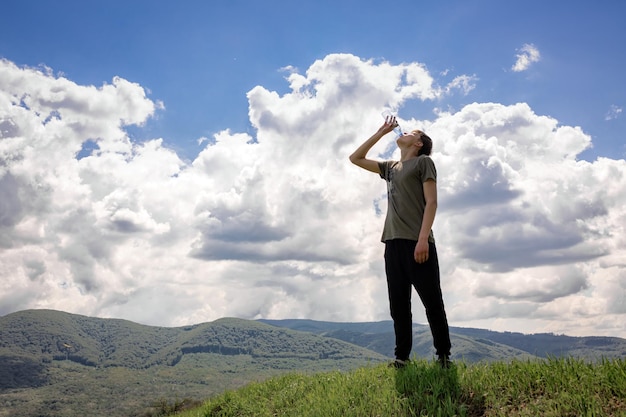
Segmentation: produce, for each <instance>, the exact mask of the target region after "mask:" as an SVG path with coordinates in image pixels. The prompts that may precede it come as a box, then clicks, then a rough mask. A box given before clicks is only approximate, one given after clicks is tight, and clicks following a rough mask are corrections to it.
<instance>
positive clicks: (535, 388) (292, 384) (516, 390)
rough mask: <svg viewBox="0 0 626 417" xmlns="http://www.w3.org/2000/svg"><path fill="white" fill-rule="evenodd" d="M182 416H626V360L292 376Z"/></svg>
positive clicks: (421, 363) (379, 368)
mask: <svg viewBox="0 0 626 417" xmlns="http://www.w3.org/2000/svg"><path fill="white" fill-rule="evenodd" d="M176 415H177V416H179V417H227V416H228V417H230V416H233V417H234V416H237V417H246V416H250V417H252V416H254V417H275V416H298V417H319V416H324V417H333V416H337V417H350V416H354V417H357V416H358V417H362V416H372V417H373V416H381V417H382V416H470V417H473V416H562V417H565V416H568V417H569V416H572V417H574V416H576V417H577V416H626V362H625V361H624V360H622V359H613V360H602V361H600V362H596V363H590V362H586V361H584V360H579V359H573V358H559V359H556V358H554V359H548V360H545V361H538V360H536V361H512V362H509V363H504V362H496V363H485V364H473V365H466V364H465V363H463V362H458V363H456V364H455V365H454V366H452V367H451V368H450V369H440V368H439V366H438V365H437V364H436V363H434V362H429V361H426V360H416V361H413V362H412V363H411V364H410V365H409V366H408V367H406V368H404V369H401V370H396V369H393V368H389V367H387V366H385V365H372V366H368V367H364V368H359V369H357V370H355V371H351V372H339V371H337V372H324V373H319V374H314V375H310V374H299V373H290V374H286V375H282V376H277V377H273V378H270V379H269V380H267V381H265V382H256V383H251V384H249V385H247V386H245V387H243V388H240V389H238V390H231V391H227V392H225V393H223V394H221V395H219V396H216V397H214V398H211V399H210V400H208V401H207V402H206V403H205V404H203V405H202V406H201V407H199V408H195V409H193V410H187V411H184V412H182V413H178V414H176Z"/></svg>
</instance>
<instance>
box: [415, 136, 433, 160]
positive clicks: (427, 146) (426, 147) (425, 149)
mask: <svg viewBox="0 0 626 417" xmlns="http://www.w3.org/2000/svg"><path fill="white" fill-rule="evenodd" d="M420 133H421V135H420V139H421V140H422V144H423V146H422V148H421V149H420V150H419V152H418V153H417V156H420V155H430V153H431V152H432V150H433V140H432V139H431V138H430V136H428V135H427V134H426V133H424V132H420Z"/></svg>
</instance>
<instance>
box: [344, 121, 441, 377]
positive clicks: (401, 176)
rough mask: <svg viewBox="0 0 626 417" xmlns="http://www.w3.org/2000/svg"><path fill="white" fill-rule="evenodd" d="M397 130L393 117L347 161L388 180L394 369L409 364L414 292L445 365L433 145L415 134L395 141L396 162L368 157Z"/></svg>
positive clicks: (387, 253)
mask: <svg viewBox="0 0 626 417" xmlns="http://www.w3.org/2000/svg"><path fill="white" fill-rule="evenodd" d="M396 126H398V124H397V122H396V119H395V117H393V116H390V117H387V118H386V119H385V123H384V124H383V125H382V126H381V127H380V128H379V129H378V131H377V132H376V133H374V135H372V136H371V137H370V138H369V139H367V140H366V141H365V142H364V143H363V144H362V145H361V146H359V148H358V149H357V150H356V151H354V153H353V154H352V155H350V161H351V162H352V163H353V164H355V165H358V166H360V167H361V168H363V169H366V170H368V171H371V172H374V173H376V174H379V175H380V176H381V178H383V179H384V180H386V181H387V199H388V208H387V217H386V219H385V226H384V229H383V235H382V241H383V243H385V272H386V274H387V289H388V292H389V307H390V311H391V318H392V319H393V326H394V331H395V335H396V347H395V356H396V359H395V361H394V362H393V366H395V367H398V368H400V367H403V366H405V365H406V364H407V363H408V360H409V354H410V353H411V348H412V346H413V318H412V315H411V292H412V287H415V289H416V291H417V294H418V295H419V297H420V299H421V300H422V303H423V304H424V307H425V309H426V317H427V319H428V324H429V325H430V331H431V333H432V336H433V342H434V345H435V349H436V353H437V356H438V360H439V363H440V364H441V365H442V366H443V367H447V366H448V365H449V357H450V347H451V344H450V334H449V330H448V321H447V318H446V312H445V309H444V305H443V298H442V295H441V285H440V282H439V261H438V259H437V249H436V247H435V239H434V237H433V232H432V230H431V228H432V225H433V222H434V220H435V213H436V211H437V182H436V181H437V171H436V169H435V164H434V163H433V161H432V159H431V158H430V156H429V155H430V152H431V150H432V140H431V139H430V138H429V137H428V136H427V135H426V134H425V133H424V132H422V131H419V130H414V131H412V132H411V133H405V134H403V135H401V136H399V137H398V139H397V140H396V143H397V145H398V148H399V149H400V160H399V161H385V162H378V161H374V160H371V159H367V153H368V152H369V150H370V149H371V148H372V146H374V145H375V144H376V143H377V142H378V141H379V140H380V139H381V138H382V137H383V136H385V135H386V134H387V133H389V132H391V131H392V130H393V129H394V128H395V127H396Z"/></svg>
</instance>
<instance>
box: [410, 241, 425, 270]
mask: <svg viewBox="0 0 626 417" xmlns="http://www.w3.org/2000/svg"><path fill="white" fill-rule="evenodd" d="M413 258H414V259H415V262H417V263H418V264H423V263H424V262H426V261H427V260H428V240H419V241H418V242H417V245H415V251H414V252H413Z"/></svg>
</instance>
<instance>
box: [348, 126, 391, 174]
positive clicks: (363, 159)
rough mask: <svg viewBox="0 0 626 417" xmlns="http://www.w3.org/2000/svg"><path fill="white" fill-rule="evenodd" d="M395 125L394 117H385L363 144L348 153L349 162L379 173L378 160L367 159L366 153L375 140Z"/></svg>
mask: <svg viewBox="0 0 626 417" xmlns="http://www.w3.org/2000/svg"><path fill="white" fill-rule="evenodd" d="M397 125H398V123H397V122H396V118H395V117H393V116H390V117H387V118H386V119H385V123H384V124H383V125H382V126H381V127H380V128H379V129H378V130H377V131H376V133H374V134H373V135H372V136H371V137H370V138H369V139H368V140H366V141H365V142H363V144H362V145H361V146H359V147H358V148H357V150H356V151H354V152H353V153H352V155H350V162H352V163H353V164H354V165H357V166H360V167H361V168H363V169H366V170H368V171H371V172H375V173H376V174H380V169H379V167H378V162H377V161H374V160H372V159H367V153H368V152H369V150H370V149H372V146H374V145H375V144H376V142H378V141H379V140H380V139H381V138H382V137H383V136H385V135H386V134H387V133H389V132H391V131H392V130H393V128H394V127H396V126H397Z"/></svg>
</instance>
